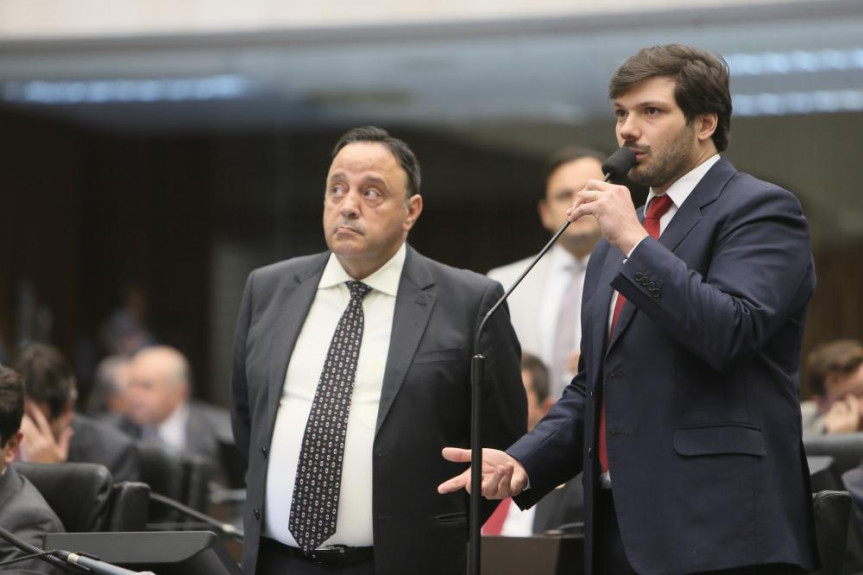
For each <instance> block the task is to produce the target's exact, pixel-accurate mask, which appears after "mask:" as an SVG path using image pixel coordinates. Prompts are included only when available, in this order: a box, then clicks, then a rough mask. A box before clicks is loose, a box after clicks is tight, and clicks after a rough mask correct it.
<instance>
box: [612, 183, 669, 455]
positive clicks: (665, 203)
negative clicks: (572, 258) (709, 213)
mask: <svg viewBox="0 0 863 575" xmlns="http://www.w3.org/2000/svg"><path fill="white" fill-rule="evenodd" d="M671 204H672V202H671V198H669V197H668V196H667V195H665V194H663V195H661V196H656V197H655V198H653V200H652V201H651V202H650V205H649V206H647V213H646V214H645V216H644V224H643V225H644V229H645V230H647V233H648V234H650V235H651V236H653V237H654V238H658V237H659V218H661V217H662V216H663V215H665V212H667V211H668V208H670V207H671ZM624 303H626V298H625V297H623V294H621V293H618V294H617V301H616V302H614V311H613V312H612V316H611V329H610V330H609V332H608V339H609V340H611V336H612V335H614V328H615V327H616V326H617V320H618V318H620V312H621V310H623V304H624ZM599 464H600V465H601V466H602V470H603V471H608V447H607V445H606V443H605V402H603V404H602V408H601V410H600V413H599Z"/></svg>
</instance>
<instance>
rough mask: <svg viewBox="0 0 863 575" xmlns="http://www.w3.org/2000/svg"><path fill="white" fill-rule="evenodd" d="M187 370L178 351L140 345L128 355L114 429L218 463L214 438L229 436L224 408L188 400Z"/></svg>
mask: <svg viewBox="0 0 863 575" xmlns="http://www.w3.org/2000/svg"><path fill="white" fill-rule="evenodd" d="M191 394H192V371H191V369H190V367H189V362H188V361H187V360H186V358H185V356H183V354H182V353H180V351H179V350H177V349H174V348H172V347H168V346H155V347H148V348H144V349H142V350H141V351H139V352H138V353H136V354H135V355H134V356H133V357H132V361H131V364H130V371H129V385H128V389H127V392H126V395H127V407H126V417H125V419H124V420H123V421H122V422H121V423H120V427H121V428H122V429H123V430H124V431H126V432H127V433H129V434H130V435H132V436H134V437H137V438H140V439H156V440H160V441H162V442H164V443H166V444H167V445H169V446H171V447H172V448H174V449H176V450H178V451H185V452H188V453H193V454H196V455H201V456H203V457H205V458H207V459H208V460H210V461H211V462H212V463H213V465H214V467H216V468H218V466H219V439H220V438H223V437H225V438H228V437H230V422H229V416H228V413H227V411H226V410H223V409H219V408H217V407H214V406H210V405H206V404H204V403H201V402H198V401H193V400H192V399H191Z"/></svg>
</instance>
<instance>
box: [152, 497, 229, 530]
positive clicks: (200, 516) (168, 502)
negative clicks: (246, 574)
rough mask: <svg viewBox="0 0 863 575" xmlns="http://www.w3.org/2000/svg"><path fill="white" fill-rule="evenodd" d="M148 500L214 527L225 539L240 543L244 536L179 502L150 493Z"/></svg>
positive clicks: (225, 524)
mask: <svg viewBox="0 0 863 575" xmlns="http://www.w3.org/2000/svg"><path fill="white" fill-rule="evenodd" d="M150 499H151V500H153V501H157V502H159V503H161V504H162V505H166V506H168V507H170V508H171V509H176V510H177V511H179V512H180V513H183V514H184V515H186V516H188V517H193V518H195V519H197V520H198V521H203V522H204V523H206V524H207V525H210V526H212V527H215V528H216V530H217V531H218V532H219V534H220V535H225V536H227V537H233V538H234V539H236V540H238V541H242V540H243V539H244V537H245V534H244V533H243V531H242V530H240V529H237V528H236V527H234V526H233V525H231V524H230V523H223V522H222V521H219V520H218V519H214V518H213V517H210V516H209V515H205V514H204V513H201V512H200V511H197V510H195V509H192V508H191V507H188V506H186V505H183V504H182V503H180V502H179V501H174V500H173V499H171V498H170V497H165V496H164V495H159V494H158V493H152V492H151V493H150Z"/></svg>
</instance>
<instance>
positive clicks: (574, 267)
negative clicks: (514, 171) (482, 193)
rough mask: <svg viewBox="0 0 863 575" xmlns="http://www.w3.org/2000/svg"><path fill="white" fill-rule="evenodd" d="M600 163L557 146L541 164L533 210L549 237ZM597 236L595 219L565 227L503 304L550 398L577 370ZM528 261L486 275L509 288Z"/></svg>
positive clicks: (594, 156)
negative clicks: (537, 362)
mask: <svg viewBox="0 0 863 575" xmlns="http://www.w3.org/2000/svg"><path fill="white" fill-rule="evenodd" d="M602 160H603V156H602V155H601V154H600V153H598V152H595V151H593V150H587V149H582V148H563V149H561V150H558V151H557V152H555V153H553V154H552V155H551V156H550V157H549V158H548V160H546V164H545V167H544V169H543V175H544V179H545V190H544V195H543V197H542V198H541V199H540V200H539V204H538V210H539V217H540V220H541V221H542V226H543V227H544V228H545V229H547V230H548V231H549V232H550V233H552V234H554V233H555V232H557V231H558V230H559V229H560V227H561V226H562V225H563V224H564V222H566V220H567V218H566V210H567V209H569V207H570V206H572V201H573V198H574V197H575V194H576V192H578V191H579V190H580V189H582V188H583V187H584V185H585V184H586V183H587V180H589V179H591V178H593V179H602V178H603V175H602ZM599 238H600V234H599V224H598V223H597V222H596V219H595V218H593V217H586V218H581V219H580V220H578V221H577V222H573V223H571V224H570V225H569V227H568V228H567V229H566V231H565V232H564V233H563V235H561V236H560V238H559V239H558V241H557V243H556V244H555V245H554V246H553V247H552V248H551V250H550V251H549V253H548V254H546V255H545V257H544V258H542V259H541V260H540V261H539V262H538V263H537V264H536V266H535V267H534V268H533V270H531V272H530V274H528V276H527V277H526V278H525V279H524V281H523V282H522V283H521V284H520V285H519V286H518V288H517V289H516V290H515V291H514V292H513V293H512V295H510V297H509V299H508V301H507V303H508V304H509V309H510V315H511V316H512V325H513V327H514V328H515V333H516V335H518V341H519V343H521V348H522V351H523V352H525V353H530V354H532V355H534V356H536V357H538V358H540V359H541V360H542V362H543V363H544V364H545V365H546V366H548V371H549V374H550V377H549V383H550V390H549V394H550V396H551V398H552V400H556V399H557V398H558V397H560V394H561V393H562V392H563V388H564V387H566V385H567V384H568V383H569V381H570V380H571V379H572V378H573V376H574V375H575V372H576V370H577V368H578V353H579V346H580V345H581V301H582V296H583V293H582V287H583V285H584V273H585V270H586V269H587V262H588V260H589V259H590V252H591V251H592V250H593V248H594V246H595V245H596V242H597V241H599ZM533 259H534V256H531V257H529V258H525V259H523V260H519V261H517V262H515V263H512V264H509V265H506V266H503V267H500V268H495V269H493V270H491V271H489V272H488V276H489V277H490V278H492V279H495V280H497V281H499V282H500V283H501V284H502V285H503V287H504V288H505V289H506V288H509V286H510V285H512V284H513V283H514V282H515V280H516V279H518V276H519V275H521V273H522V272H523V271H524V270H525V268H527V266H528V264H529V263H530V262H531V261H532V260H533Z"/></svg>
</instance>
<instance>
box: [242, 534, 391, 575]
mask: <svg viewBox="0 0 863 575" xmlns="http://www.w3.org/2000/svg"><path fill="white" fill-rule="evenodd" d="M255 573H256V575H332V574H333V573H338V574H339V575H375V562H374V559H369V560H368V561H363V562H362V563H352V564H350V565H341V566H337V565H326V564H322V563H316V562H314V561H312V560H309V559H302V558H298V557H290V556H289V555H287V554H286V553H284V552H283V550H282V549H281V543H277V542H276V541H273V540H272V539H270V538H268V537H261V544H260V547H259V551H258V568H257V569H256V571H255Z"/></svg>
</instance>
